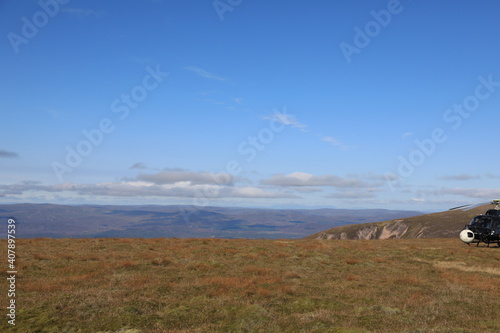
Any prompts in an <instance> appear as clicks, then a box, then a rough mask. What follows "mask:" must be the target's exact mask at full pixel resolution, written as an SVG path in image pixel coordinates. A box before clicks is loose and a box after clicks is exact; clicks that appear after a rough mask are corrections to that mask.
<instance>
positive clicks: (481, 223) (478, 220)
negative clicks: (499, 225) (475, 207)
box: [470, 217, 491, 228]
mask: <svg viewBox="0 0 500 333" xmlns="http://www.w3.org/2000/svg"><path fill="white" fill-rule="evenodd" d="M470 224H471V225H474V226H476V227H481V228H491V219H490V218H485V217H475V218H473V219H472V221H471V223H470Z"/></svg>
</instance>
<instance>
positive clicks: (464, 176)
mask: <svg viewBox="0 0 500 333" xmlns="http://www.w3.org/2000/svg"><path fill="white" fill-rule="evenodd" d="M440 178H441V179H443V180H472V179H479V178H481V177H480V176H478V175H470V174H460V175H447V176H441V177H440Z"/></svg>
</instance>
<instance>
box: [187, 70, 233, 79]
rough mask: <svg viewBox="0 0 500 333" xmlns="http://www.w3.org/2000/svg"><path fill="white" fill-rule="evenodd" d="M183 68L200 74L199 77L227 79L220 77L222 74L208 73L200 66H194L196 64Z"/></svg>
mask: <svg viewBox="0 0 500 333" xmlns="http://www.w3.org/2000/svg"><path fill="white" fill-rule="evenodd" d="M185 69H187V70H189V71H191V72H193V73H195V74H197V75H199V76H201V77H204V78H206V79H210V80H218V81H227V79H226V78H224V77H222V76H218V75H216V74H213V73H210V72H208V71H206V70H204V69H202V68H200V67H196V66H188V67H185Z"/></svg>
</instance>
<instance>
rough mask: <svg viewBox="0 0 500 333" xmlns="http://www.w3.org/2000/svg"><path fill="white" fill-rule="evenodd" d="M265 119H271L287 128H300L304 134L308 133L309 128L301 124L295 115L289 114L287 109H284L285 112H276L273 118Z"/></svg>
mask: <svg viewBox="0 0 500 333" xmlns="http://www.w3.org/2000/svg"><path fill="white" fill-rule="evenodd" d="M264 119H269V120H272V121H275V122H277V123H279V124H282V125H285V126H290V127H293V128H298V129H299V130H300V131H302V132H307V130H306V128H307V126H306V125H304V124H303V123H301V122H300V121H299V120H298V119H297V117H296V116H294V115H293V114H288V113H287V111H286V107H285V108H283V111H277V112H274V113H273V115H272V116H270V117H264Z"/></svg>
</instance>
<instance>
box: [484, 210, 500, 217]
mask: <svg viewBox="0 0 500 333" xmlns="http://www.w3.org/2000/svg"><path fill="white" fill-rule="evenodd" d="M485 215H488V216H500V210H499V209H489V210H488V211H487V212H486V214H485Z"/></svg>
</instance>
